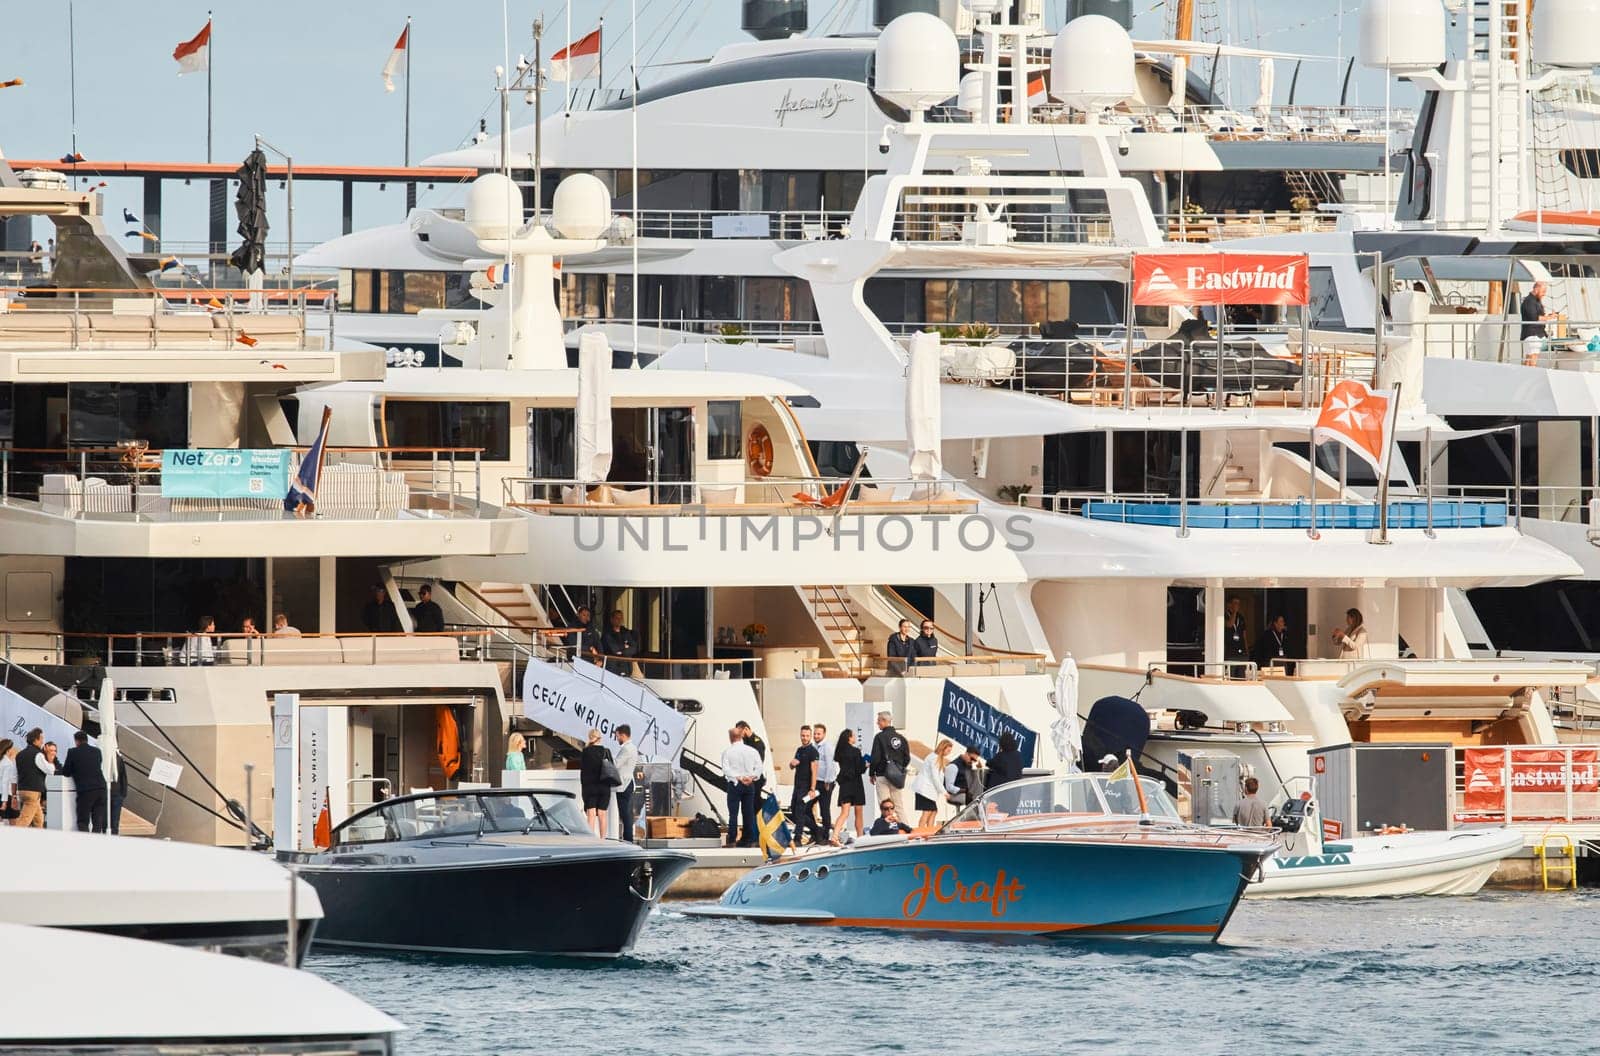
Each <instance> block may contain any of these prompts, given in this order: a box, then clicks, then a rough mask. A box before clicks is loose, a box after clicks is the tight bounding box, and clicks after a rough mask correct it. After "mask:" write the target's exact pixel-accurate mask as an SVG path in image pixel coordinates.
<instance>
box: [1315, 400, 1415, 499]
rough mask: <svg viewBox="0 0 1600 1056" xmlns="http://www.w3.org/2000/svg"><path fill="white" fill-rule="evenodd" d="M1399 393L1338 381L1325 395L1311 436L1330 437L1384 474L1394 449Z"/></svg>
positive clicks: (1328, 438) (1329, 438)
mask: <svg viewBox="0 0 1600 1056" xmlns="http://www.w3.org/2000/svg"><path fill="white" fill-rule="evenodd" d="M1399 395H1400V394H1399V393H1398V392H1396V391H1395V390H1394V389H1374V388H1373V387H1372V386H1370V385H1368V384H1367V383H1366V382H1363V381H1341V382H1339V384H1337V385H1335V386H1334V387H1333V388H1331V389H1329V390H1328V395H1327V396H1326V397H1324V399H1323V401H1322V413H1321V414H1319V415H1317V425H1316V428H1315V429H1314V430H1313V432H1312V435H1313V436H1314V437H1315V438H1316V440H1317V442H1318V443H1322V442H1324V441H1328V440H1331V441H1333V442H1334V443H1339V444H1343V445H1344V446H1345V447H1347V448H1349V449H1350V453H1351V454H1353V455H1355V456H1356V457H1357V458H1359V459H1361V460H1362V461H1363V462H1366V463H1367V464H1368V465H1370V466H1371V467H1372V468H1373V470H1374V471H1375V472H1376V473H1377V474H1378V476H1379V477H1383V476H1384V475H1385V474H1387V473H1388V472H1389V455H1390V453H1391V452H1393V450H1394V418H1395V414H1396V413H1397V412H1398V411H1399V410H1400V399H1399Z"/></svg>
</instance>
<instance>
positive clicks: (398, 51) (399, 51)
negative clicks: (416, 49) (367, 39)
mask: <svg viewBox="0 0 1600 1056" xmlns="http://www.w3.org/2000/svg"><path fill="white" fill-rule="evenodd" d="M410 44H411V23H410V22H407V23H406V28H405V29H402V30H401V31H400V39H399V40H397V41H395V42H394V50H393V51H391V52H389V61H388V62H386V63H384V64H383V90H384V91H386V92H392V91H394V76H395V74H397V73H398V74H400V75H401V76H402V77H404V76H408V75H409V74H410V72H411V71H410V70H408V69H406V51H407V50H408V48H409V47H410Z"/></svg>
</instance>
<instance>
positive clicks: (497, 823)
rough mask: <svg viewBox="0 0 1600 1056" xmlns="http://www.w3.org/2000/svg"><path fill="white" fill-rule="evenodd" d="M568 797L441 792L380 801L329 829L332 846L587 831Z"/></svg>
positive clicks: (537, 793)
mask: <svg viewBox="0 0 1600 1056" xmlns="http://www.w3.org/2000/svg"><path fill="white" fill-rule="evenodd" d="M588 831H589V830H588V826H587V825H586V824H585V823H584V818H583V812H582V811H581V810H579V809H578V807H577V805H576V804H575V803H574V802H573V801H572V797H570V796H564V795H560V794H558V793H553V792H503V793H495V794H492V795H491V794H488V793H480V792H446V793H441V794H439V795H436V796H422V797H417V798H412V797H407V798H405V799H397V800H395V801H394V802H392V803H380V804H378V805H377V806H375V807H373V808H371V809H370V810H366V811H363V812H362V813H360V814H358V815H356V816H355V817H353V818H351V819H349V820H348V821H346V822H345V823H344V824H342V825H340V826H339V828H338V829H336V830H334V833H333V843H334V845H336V846H339V845H345V844H352V843H387V842H390V841H394V840H415V839H431V838H435V837H440V836H476V835H478V834H479V833H485V832H522V833H526V832H559V833H575V832H576V833H586V832H588Z"/></svg>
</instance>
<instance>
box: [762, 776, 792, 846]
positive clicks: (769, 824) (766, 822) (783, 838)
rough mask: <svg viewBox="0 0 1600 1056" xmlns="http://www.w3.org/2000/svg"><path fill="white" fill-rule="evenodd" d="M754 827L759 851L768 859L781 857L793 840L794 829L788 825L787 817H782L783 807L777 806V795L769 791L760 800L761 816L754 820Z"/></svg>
mask: <svg viewBox="0 0 1600 1056" xmlns="http://www.w3.org/2000/svg"><path fill="white" fill-rule="evenodd" d="M756 829H757V830H758V831H759V833H760V837H761V853H763V854H765V855H766V856H767V857H768V858H769V859H771V858H780V857H782V856H783V852H784V851H786V850H788V849H789V845H790V844H791V843H792V842H794V830H793V829H791V828H790V827H789V819H787V818H786V817H784V815H783V809H782V808H781V807H779V806H778V797H777V796H775V795H773V794H772V793H771V792H768V793H767V794H766V796H765V797H763V798H762V800H761V817H760V819H759V820H758V821H757V822H756Z"/></svg>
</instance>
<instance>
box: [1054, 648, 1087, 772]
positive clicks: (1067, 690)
mask: <svg viewBox="0 0 1600 1056" xmlns="http://www.w3.org/2000/svg"><path fill="white" fill-rule="evenodd" d="M1056 711H1058V712H1059V713H1060V717H1058V718H1057V719H1056V720H1055V721H1054V722H1052V723H1051V724H1050V740H1051V742H1052V743H1053V744H1054V745H1055V746H1056V755H1057V756H1059V757H1060V758H1061V761H1062V762H1063V763H1065V764H1066V768H1067V773H1069V774H1070V773H1076V772H1077V770H1078V757H1079V756H1080V755H1082V754H1083V731H1082V729H1081V728H1080V726H1079V721H1078V662H1077V661H1076V660H1074V659H1072V657H1070V656H1069V657H1067V658H1066V659H1064V660H1062V661H1061V670H1060V671H1057V672H1056Z"/></svg>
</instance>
